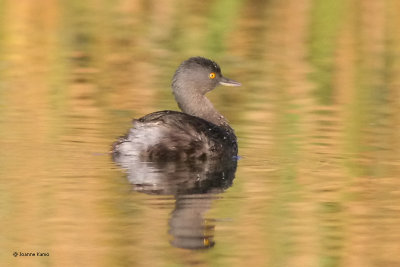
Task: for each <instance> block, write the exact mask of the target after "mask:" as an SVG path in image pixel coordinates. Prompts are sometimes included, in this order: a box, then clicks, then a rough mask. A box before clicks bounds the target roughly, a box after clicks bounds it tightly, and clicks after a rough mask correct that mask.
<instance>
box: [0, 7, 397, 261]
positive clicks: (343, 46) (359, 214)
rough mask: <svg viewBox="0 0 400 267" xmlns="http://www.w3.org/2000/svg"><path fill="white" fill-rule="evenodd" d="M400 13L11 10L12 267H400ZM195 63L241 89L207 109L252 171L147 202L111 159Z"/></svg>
mask: <svg viewBox="0 0 400 267" xmlns="http://www.w3.org/2000/svg"><path fill="white" fill-rule="evenodd" d="M399 10H400V2H399V1H396V0H383V1H374V0H367V1H359V0H358V1H357V0H349V1H344V0H341V1H312V0H304V1H297V0H289V1H275V0H271V1H240V0H235V1H232V0H218V1H173V0H172V1H133V0H115V1H112V0H109V1H106V0H98V1H94V0H89V1H78V0H69V1H51V0H43V1H12V0H0V21H1V23H0V229H1V235H0V265H1V266H278V267H280V266H327V267H331V266H332V267H333V266H351V267H357V266H360V267H366V266H400V256H399V255H400V254H399V251H400V206H399V203H400V180H399V179H400V178H399V177H400V115H399V114H400V100H399V99H400V75H398V73H399V71H400V32H399V31H398V29H399V27H400V19H399V16H398V11H399ZM197 55H200V56H205V57H209V58H212V59H214V60H215V61H217V62H218V63H219V64H220V65H221V67H222V70H223V72H224V74H225V75H226V76H227V77H230V78H232V79H235V80H237V81H240V82H241V83H242V84H243V86H242V87H236V88H226V87H219V88H217V90H215V91H213V92H211V93H210V94H209V98H210V99H211V100H212V101H213V103H214V104H215V106H216V107H217V108H218V110H219V111H220V112H221V113H222V114H224V115H225V117H227V118H228V119H229V120H230V122H231V125H232V126H233V128H234V129H235V131H236V134H237V136H238V139H239V154H240V156H241V159H240V160H239V161H238V165H237V167H236V166H231V168H230V171H229V172H228V173H230V176H229V177H226V178H227V179H223V180H218V179H219V178H220V176H218V175H216V176H215V177H216V178H215V179H214V178H213V179H211V182H210V180H207V179H208V178H210V177H211V178H212V177H214V176H212V175H211V176H210V175H208V176H207V175H205V176H201V177H205V178H204V183H203V184H207V187H206V188H203V187H201V188H199V187H196V186H194V185H192V184H191V181H190V179H189V181H188V182H185V183H186V185H187V187H186V188H185V190H184V191H183V194H180V195H177V196H174V194H175V193H176V190H183V189H179V188H178V189H177V185H176V184H173V183H172V184H171V183H167V186H162V187H156V186H155V187H152V188H144V187H140V186H137V185H135V184H134V183H132V176H134V175H137V173H138V172H136V171H135V170H128V171H126V170H123V169H121V168H120V167H119V166H117V165H116V164H115V163H114V162H113V161H112V159H111V157H110V155H109V153H108V152H109V149H110V145H111V144H112V142H114V140H115V139H116V138H117V137H118V136H120V135H122V134H124V133H125V132H126V130H127V129H128V128H129V127H130V120H131V119H132V118H135V117H140V116H143V115H145V114H147V113H150V112H153V111H157V110H163V109H174V110H175V109H177V106H176V104H175V102H174V100H173V97H172V94H171V91H170V79H171V77H172V75H173V72H174V71H175V69H176V67H177V66H178V65H179V63H180V62H181V61H182V60H184V59H186V58H188V57H190V56H197ZM147 167H149V166H143V168H147ZM138 168H139V167H138ZM235 168H236V169H235ZM235 170H236V172H235ZM186 171H187V170H186V169H182V168H180V167H179V166H170V168H169V169H168V172H167V171H165V172H162V173H158V175H159V176H158V177H167V178H168V179H173V178H177V179H180V180H179V181H186V180H187V177H188V176H187V175H186V174H185V173H186ZM202 171H203V170H201V169H197V170H196V173H203V172H202ZM218 171H219V170H216V171H215V172H213V173H216V174H218ZM185 179H186V180H185ZM168 181H169V180H168ZM174 181H176V180H174ZM202 181H203V180H202ZM157 186H158V185H157ZM182 247H184V248H182ZM199 247H202V248H203V249H191V248H199ZM14 252H17V256H16V257H14V256H13V253H14ZM37 252H39V253H45V255H47V253H48V256H21V255H20V253H35V255H36V253H37Z"/></svg>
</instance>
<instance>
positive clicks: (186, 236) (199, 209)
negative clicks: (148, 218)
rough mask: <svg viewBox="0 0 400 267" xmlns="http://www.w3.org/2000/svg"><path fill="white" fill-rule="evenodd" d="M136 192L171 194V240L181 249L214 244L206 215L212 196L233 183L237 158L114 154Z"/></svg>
mask: <svg viewBox="0 0 400 267" xmlns="http://www.w3.org/2000/svg"><path fill="white" fill-rule="evenodd" d="M113 160H114V161H115V162H116V163H117V164H118V165H119V166H120V167H122V168H123V169H125V170H126V172H127V178H128V180H129V182H130V183H131V184H132V185H133V189H134V190H135V191H137V192H141V193H146V194H152V195H171V196H174V198H175V208H174V210H173V211H172V213H171V216H170V219H169V227H170V229H169V233H170V235H171V241H170V243H171V244H172V245H173V246H175V247H179V248H184V249H206V248H211V247H213V246H214V244H215V242H214V230H215V220H212V219H206V218H205V214H206V213H207V211H208V210H209V209H210V208H211V205H212V202H213V200H215V199H216V198H218V197H219V196H218V194H220V193H222V192H224V191H225V190H226V189H227V188H229V187H230V186H231V185H232V182H233V179H234V177H235V172H236V167H237V160H236V159H232V158H225V159H224V158H222V159H219V160H212V161H210V160H208V161H191V162H180V161H166V162H143V161H140V160H137V159H133V158H132V157H129V156H124V155H118V154H114V157H113Z"/></svg>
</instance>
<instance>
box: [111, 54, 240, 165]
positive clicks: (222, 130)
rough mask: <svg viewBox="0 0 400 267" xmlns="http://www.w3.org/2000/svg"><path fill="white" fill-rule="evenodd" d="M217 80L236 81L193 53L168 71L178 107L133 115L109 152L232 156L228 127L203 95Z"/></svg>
mask: <svg viewBox="0 0 400 267" xmlns="http://www.w3.org/2000/svg"><path fill="white" fill-rule="evenodd" d="M217 85H226V86H240V85H241V84H240V83H239V82H236V81H234V80H231V79H228V78H226V77H224V76H223V75H222V73H221V69H220V67H219V66H218V64H217V63H215V62H214V61H212V60H210V59H206V58H203V57H192V58H189V59H187V60H185V61H184V62H182V63H181V65H180V66H179V67H178V69H177V70H176V72H175V75H174V77H173V80H172V91H173V94H174V96H175V100H176V102H177V103H178V106H179V107H180V109H181V110H182V111H183V112H177V111H171V110H164V111H158V112H154V113H151V114H148V115H146V116H144V117H142V118H140V119H136V120H134V121H133V127H132V128H131V129H130V130H129V132H128V133H127V134H126V135H125V136H124V137H121V138H120V139H119V140H118V141H117V142H115V143H114V145H113V155H114V157H117V158H120V157H125V156H135V157H139V158H140V159H141V160H144V161H168V160H180V161H185V160H207V159H220V158H229V157H230V158H231V157H234V156H236V155H237V152H238V148H237V141H236V136H235V133H234V131H233V129H232V128H231V127H230V126H229V124H228V121H227V120H226V119H225V117H224V116H222V115H221V114H220V113H219V112H218V111H217V110H216V109H215V108H214V106H213V105H212V103H211V102H210V100H209V99H208V98H207V97H206V96H205V94H206V93H207V92H209V91H211V90H213V89H214V88H215V87H216V86H217Z"/></svg>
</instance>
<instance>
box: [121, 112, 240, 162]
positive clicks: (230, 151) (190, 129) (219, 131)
mask: <svg viewBox="0 0 400 267" xmlns="http://www.w3.org/2000/svg"><path fill="white" fill-rule="evenodd" d="M126 143H128V144H126ZM118 144H123V146H124V147H125V150H126V147H128V148H129V149H131V150H132V151H131V152H132V153H134V152H137V154H140V158H141V159H143V160H188V159H200V160H205V159H208V158H216V157H221V156H226V155H228V156H234V155H236V153H237V144H236V137H235V135H234V134H233V130H232V129H230V128H224V127H219V126H217V125H215V124H213V123H210V122H208V121H206V120H203V119H201V118H198V117H195V116H191V115H188V114H185V113H182V112H177V111H169V110H167V111H158V112H154V113H151V114H149V115H146V116H144V117H142V118H140V119H137V120H134V121H133V128H132V129H131V130H130V131H129V133H128V135H127V136H126V137H124V138H122V139H121V140H120V141H119V142H117V144H116V145H114V152H117V153H121V152H122V153H125V152H124V151H122V150H123V149H122V147H123V146H119V145H118ZM125 154H129V153H125Z"/></svg>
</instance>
